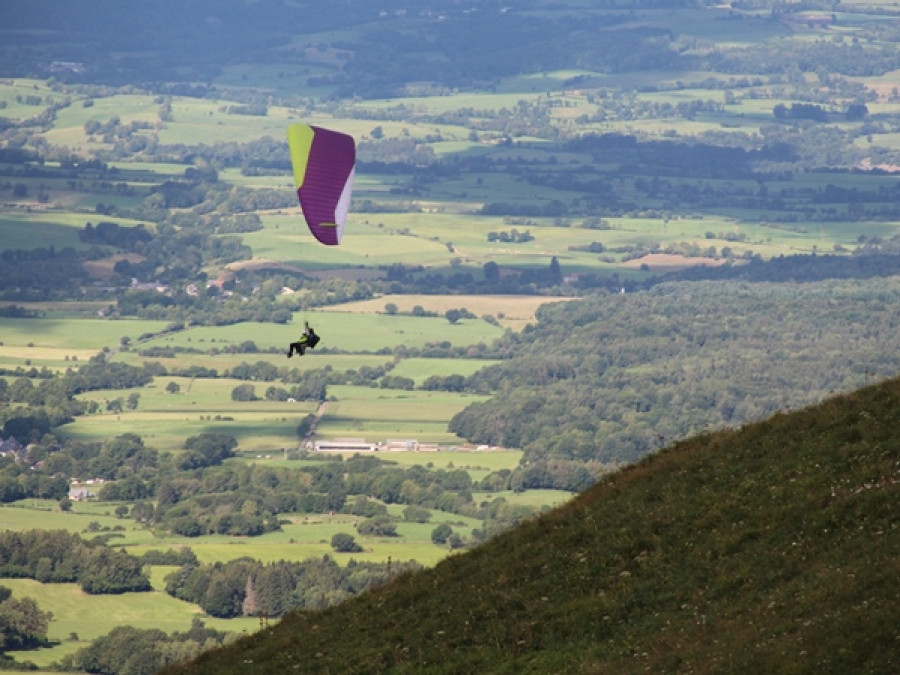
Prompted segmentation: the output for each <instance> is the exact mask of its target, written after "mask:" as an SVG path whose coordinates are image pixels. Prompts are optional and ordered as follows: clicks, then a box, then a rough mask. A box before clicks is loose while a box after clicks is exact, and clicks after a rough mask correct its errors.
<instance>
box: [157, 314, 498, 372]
mask: <svg viewBox="0 0 900 675" xmlns="http://www.w3.org/2000/svg"><path fill="white" fill-rule="evenodd" d="M304 320H308V321H309V322H310V323H311V324H312V325H313V326H315V327H316V329H317V332H319V334H320V335H321V337H322V342H321V343H320V345H319V347H317V348H316V349H317V351H314V352H309V353H308V355H307V356H304V357H303V358H302V359H294V360H292V361H288V360H287V359H285V358H284V354H282V350H287V345H288V344H289V343H290V342H291V341H293V340H296V339H297V335H298V334H299V333H300V331H301V330H302V326H303V321H304ZM502 334H503V329H502V328H500V327H498V326H494V325H491V324H489V323H487V322H485V321H482V320H480V319H463V320H460V321H459V322H457V323H456V324H452V325H451V324H450V323H449V322H448V321H447V319H445V318H444V317H440V316H424V317H422V316H406V315H399V314H398V315H387V314H362V313H353V312H346V313H344V312H336V311H329V312H327V313H326V312H324V311H320V310H315V311H309V312H304V313H299V312H298V313H296V314H295V315H294V320H293V321H292V322H291V323H289V324H282V325H275V324H259V323H238V324H233V325H230V326H193V327H191V328H188V329H185V330H183V331H179V332H177V333H171V334H166V335H163V336H159V337H154V338H151V339H148V340H146V341H145V342H142V343H141V346H142V347H144V346H149V347H152V346H161V347H166V346H170V347H179V346H180V347H194V348H201V349H208V348H210V347H217V348H219V349H222V348H224V347H226V346H228V345H239V344H241V343H242V342H245V341H253V342H255V343H256V345H257V347H259V348H260V349H261V350H265V351H268V350H270V349H273V350H277V351H276V353H275V355H274V356H273V355H268V356H261V355H256V354H247V355H245V360H246V361H247V362H249V363H253V362H255V361H257V360H259V359H260V358H267V359H269V360H274V361H276V362H280V363H279V365H285V366H291V367H293V365H294V364H299V363H301V362H304V360H305V359H310V360H313V359H322V360H321V361H320V363H319V364H318V365H319V367H324V366H325V365H326V364H327V357H325V356H323V354H325V353H327V350H336V351H340V352H356V353H363V354H365V353H369V354H371V353H373V352H378V351H382V350H393V349H395V348H396V347H400V346H405V347H415V348H421V347H425V346H426V345H428V344H431V343H440V342H444V341H448V342H450V343H451V344H453V345H454V346H460V347H465V346H468V345H473V344H478V343H479V342H490V341H491V340H493V339H494V338H498V337H500V336H501V335H502ZM304 364H305V362H304ZM304 367H305V366H304Z"/></svg>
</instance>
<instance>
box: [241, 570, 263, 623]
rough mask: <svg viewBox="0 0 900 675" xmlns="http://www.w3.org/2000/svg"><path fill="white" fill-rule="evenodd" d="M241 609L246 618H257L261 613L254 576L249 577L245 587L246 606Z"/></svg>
mask: <svg viewBox="0 0 900 675" xmlns="http://www.w3.org/2000/svg"><path fill="white" fill-rule="evenodd" d="M241 609H242V610H243V612H244V615H245V616H255V615H256V613H257V612H259V603H258V602H257V599H256V587H255V586H254V585H253V576H252V575H250V574H248V575H247V585H246V586H245V587H244V604H243V606H242V608H241Z"/></svg>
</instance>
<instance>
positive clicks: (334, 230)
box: [288, 124, 356, 245]
mask: <svg viewBox="0 0 900 675" xmlns="http://www.w3.org/2000/svg"><path fill="white" fill-rule="evenodd" d="M288 146H289V147H290V151H291V164H292V166H293V168H294V182H295V184H296V185H297V197H298V198H299V200H300V207H301V208H302V209H303V217H304V218H305V219H306V224H307V225H309V229H310V231H311V232H312V233H313V236H315V238H316V239H318V240H319V241H320V242H322V243H323V244H329V245H335V244H337V243H339V242H340V240H341V236H342V235H343V233H344V223H345V222H346V220H347V212H348V211H349V210H350V196H351V194H352V192H353V175H354V170H355V164H356V144H355V142H354V140H353V137H352V136H349V135H347V134H342V133H340V132H338V131H332V130H330V129H323V128H321V127H314V126H309V125H307V124H292V125H291V126H290V127H288Z"/></svg>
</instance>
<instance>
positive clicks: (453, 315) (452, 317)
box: [444, 309, 462, 324]
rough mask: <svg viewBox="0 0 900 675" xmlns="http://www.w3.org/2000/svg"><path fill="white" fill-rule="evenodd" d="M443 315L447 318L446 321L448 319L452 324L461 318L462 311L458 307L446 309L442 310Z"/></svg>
mask: <svg viewBox="0 0 900 675" xmlns="http://www.w3.org/2000/svg"><path fill="white" fill-rule="evenodd" d="M444 316H445V317H446V318H447V321H449V322H450V323H451V324H454V323H456V322H457V321H459V320H460V318H462V312H460V311H459V310H458V309H448V310H447V311H446V312H444Z"/></svg>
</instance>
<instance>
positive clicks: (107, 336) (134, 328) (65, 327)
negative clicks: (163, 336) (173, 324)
mask: <svg viewBox="0 0 900 675" xmlns="http://www.w3.org/2000/svg"><path fill="white" fill-rule="evenodd" d="M166 325H167V322H165V321H149V320H142V319H122V320H118V321H110V320H103V319H70V318H68V319H58V318H46V319H13V318H9V317H0V335H2V336H3V339H2V341H3V345H4V346H13V347H25V348H29V347H28V345H32V346H33V347H37V348H44V347H49V348H52V349H57V350H63V351H69V350H71V353H73V354H74V353H76V352H78V350H86V349H95V350H97V351H100V350H101V349H103V348H104V347H109V348H111V349H113V348H116V347H118V346H119V341H120V340H121V338H123V337H129V338H131V339H132V340H135V339H136V338H137V337H138V336H140V335H142V334H143V333H150V332H158V331H160V330H162V329H163V328H165V326H166Z"/></svg>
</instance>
